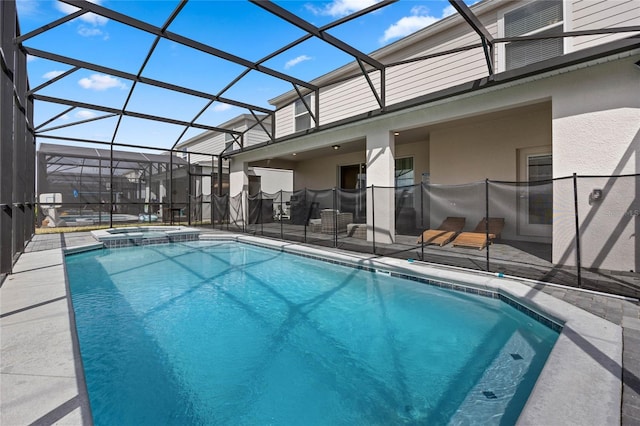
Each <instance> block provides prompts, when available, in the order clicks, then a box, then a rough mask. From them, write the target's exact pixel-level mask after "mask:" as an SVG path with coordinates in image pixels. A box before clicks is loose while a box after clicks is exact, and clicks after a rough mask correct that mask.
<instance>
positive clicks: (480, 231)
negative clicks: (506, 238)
mask: <svg viewBox="0 0 640 426" xmlns="http://www.w3.org/2000/svg"><path fill="white" fill-rule="evenodd" d="M486 222H487V225H488V228H487V226H486V225H485V218H483V219H482V220H481V221H480V222H479V223H478V226H476V229H475V230H474V231H473V232H463V233H461V234H460V235H458V236H457V237H456V238H455V239H454V240H453V242H452V243H451V244H453V246H454V247H455V246H463V247H474V248H477V249H478V250H482V249H483V248H485V247H486V246H487V244H491V243H492V242H493V240H494V239H496V238H499V237H500V234H501V233H502V229H503V228H504V218H503V217H490V218H489V219H488V220H487V221H486ZM487 230H488V231H489V232H488V234H489V235H488V237H489V238H487Z"/></svg>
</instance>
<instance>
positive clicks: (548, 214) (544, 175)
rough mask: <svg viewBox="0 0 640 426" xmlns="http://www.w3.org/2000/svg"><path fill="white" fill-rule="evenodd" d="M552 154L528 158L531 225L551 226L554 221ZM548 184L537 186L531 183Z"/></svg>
mask: <svg viewBox="0 0 640 426" xmlns="http://www.w3.org/2000/svg"><path fill="white" fill-rule="evenodd" d="M551 158H552V157H551V154H541V155H530V156H528V157H527V175H528V177H529V182H530V187H529V199H528V202H529V203H528V204H529V209H528V210H529V211H528V213H529V224H533V225H551V223H552V221H553V185H552V184H551V179H552V178H553V171H552V159H551ZM545 181H546V182H547V183H546V184H541V185H536V184H535V183H533V184H531V182H545Z"/></svg>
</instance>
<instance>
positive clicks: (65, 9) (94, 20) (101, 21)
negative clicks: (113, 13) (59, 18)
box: [56, 0, 109, 27]
mask: <svg viewBox="0 0 640 426" xmlns="http://www.w3.org/2000/svg"><path fill="white" fill-rule="evenodd" d="M89 1H90V2H91V3H95V4H101V3H102V0H89ZM56 8H57V9H58V10H59V11H60V12H62V13H64V14H65V15H69V14H71V13H74V12H76V11H77V10H78V8H77V7H75V6H71V5H70V4H67V3H62V2H56ZM79 19H80V20H82V21H84V22H86V23H88V24H91V25H93V26H96V27H99V26H103V25H106V24H107V22H109V20H108V19H107V18H105V17H104V16H100V15H96V14H95V13H85V14H84V15H81V16H80V18H79Z"/></svg>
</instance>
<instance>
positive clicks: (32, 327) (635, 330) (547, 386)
mask: <svg viewBox="0 0 640 426" xmlns="http://www.w3.org/2000/svg"><path fill="white" fill-rule="evenodd" d="M209 235H211V237H213V236H214V234H213V233H212V234H209ZM219 235H222V236H225V237H226V238H229V237H231V236H232V235H231V234H228V233H219ZM233 237H234V238H235V236H233ZM205 238H210V237H209V236H207V237H205ZM238 238H239V239H241V240H246V241H264V240H263V239H253V237H248V236H246V235H244V236H238ZM95 242H96V241H95V239H93V238H92V237H91V235H90V234H89V233H74V234H50V235H36V236H34V237H33V239H32V240H31V242H30V243H29V244H28V246H27V248H26V250H25V253H24V254H23V255H22V256H21V257H20V259H19V260H18V262H17V263H16V265H15V268H14V273H13V274H11V275H9V276H8V277H7V278H6V279H5V281H4V283H3V284H2V287H1V288H0V308H1V315H0V337H1V342H0V343H1V350H2V359H1V361H0V373H1V376H0V378H1V379H2V381H1V388H0V391H1V400H0V424H3V425H5V424H6V425H14V424H34V423H35V424H91V416H90V409H89V405H88V402H87V400H86V393H85V392H84V389H83V387H84V383H83V377H82V369H81V364H79V362H78V357H77V342H75V337H74V336H75V333H72V330H73V324H72V321H73V318H72V316H70V315H69V306H70V304H69V301H68V297H67V296H68V293H67V287H66V280H65V273H64V265H63V249H65V248H69V247H74V246H84V245H88V244H95ZM269 244H275V245H276V246H278V247H290V246H296V249H302V250H305V251H307V252H308V253H315V251H316V250H317V251H318V252H322V253H332V254H331V256H332V257H334V256H335V257H338V258H340V259H343V258H344V259H347V253H346V252H341V251H339V250H327V249H318V248H313V247H309V246H304V245H301V244H292V243H286V242H277V243H276V242H273V241H270V242H269ZM349 254H351V253H349ZM356 258H357V259H359V260H358V261H359V262H370V264H371V265H376V266H379V267H385V269H390V268H391V269H397V270H402V271H405V272H407V273H409V272H411V270H412V269H414V268H415V269H421V268H423V267H424V265H423V264H421V263H420V262H414V263H411V264H409V263H408V262H407V261H401V260H399V259H382V260H380V259H378V258H372V257H371V256H369V255H362V254H356ZM437 271H443V272H438V274H443V275H442V276H441V277H439V279H441V280H443V281H444V280H453V281H455V280H457V279H460V278H461V277H460V276H459V275H458V274H460V272H459V271H456V270H451V269H446V268H437ZM430 275H431V276H433V275H434V274H433V270H431V273H430ZM474 276H475V277H476V279H477V282H475V285H477V286H480V287H483V286H484V287H494V288H501V287H504V288H502V290H503V291H505V292H507V293H509V292H511V293H513V292H514V291H515V292H516V294H515V295H514V296H517V297H519V298H522V299H523V300H524V301H526V304H527V305H528V306H529V305H530V304H531V307H536V306H538V305H544V306H545V310H548V309H550V310H551V311H552V312H550V313H551V314H552V316H555V317H556V318H557V319H560V320H565V319H567V318H569V322H568V323H567V326H566V327H565V330H567V331H569V332H566V333H564V334H563V336H564V337H562V336H561V338H560V339H559V344H558V345H557V348H554V353H552V356H554V357H559V358H560V361H562V359H564V363H565V364H569V367H571V368H574V367H579V368H577V372H578V373H577V374H570V375H567V374H565V373H566V370H567V368H568V367H562V365H561V364H555V363H554V364H553V365H554V366H555V367H553V368H551V369H547V368H545V372H543V375H542V376H541V377H540V380H539V382H538V384H537V385H536V388H535V389H534V392H533V394H532V398H531V399H530V403H529V404H528V405H527V407H526V408H525V411H524V412H523V417H522V418H521V422H522V424H551V423H556V424H557V423H558V422H560V423H562V424H582V425H587V424H594V425H595V424H598V425H600V424H623V425H632V424H640V379H639V377H640V355H639V354H640V309H639V306H638V303H637V302H633V301H629V300H625V299H621V298H616V297H609V296H605V295H600V294H596V293H593V292H582V291H579V290H574V289H567V288H561V287H552V286H544V285H537V284H534V283H524V284H523V283H520V284H518V285H517V286H516V285H506V286H505V284H507V283H508V281H507V280H504V279H501V278H496V277H493V276H488V275H484V276H483V275H478V274H474ZM465 281H468V280H467V279H466V278H465ZM516 287H517V290H514V288H516ZM551 296H553V297H551ZM560 299H562V300H564V301H565V302H566V303H565V302H560ZM567 303H568V304H567ZM569 305H572V306H569ZM575 306H577V307H580V308H582V309H576V308H575ZM585 311H589V312H591V313H587V312H585ZM617 326H621V327H617ZM573 331H575V333H574V332H573ZM558 348H559V349H558ZM554 354H555V355H554ZM585 355H586V356H585ZM550 366H551V364H550ZM572 366H573V367H572ZM547 370H548V371H547ZM558 378H560V379H558ZM621 379H622V380H621ZM603 384H604V388H601V387H600V386H601V385H603ZM580 395H582V400H584V399H590V400H591V401H592V402H590V403H587V404H586V405H585V404H584V402H583V403H581V402H579V401H580V398H579V396H580ZM620 407H621V408H620ZM545 415H546V416H551V417H542V416H545ZM550 422H551V423H550Z"/></svg>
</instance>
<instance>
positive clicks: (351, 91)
mask: <svg viewBox="0 0 640 426" xmlns="http://www.w3.org/2000/svg"><path fill="white" fill-rule="evenodd" d="M369 78H370V79H371V82H372V83H373V86H374V87H375V89H376V91H377V92H378V93H380V72H379V71H375V72H372V73H370V74H369ZM345 96H346V97H345ZM347 98H348V99H349V102H345V99H347ZM379 108H380V106H379V104H378V102H377V101H376V98H375V95H374V94H373V92H372V91H371V87H370V86H369V83H368V82H367V80H366V79H365V78H364V76H362V77H359V78H355V79H352V80H349V81H347V82H344V83H340V84H336V85H333V86H330V87H328V88H324V89H322V90H320V113H321V114H320V125H323V124H327V123H331V122H334V121H337V120H340V119H342V118H344V117H352V116H354V115H357V114H361V113H363V112H367V111H371V110H375V109H379Z"/></svg>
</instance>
